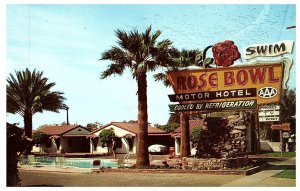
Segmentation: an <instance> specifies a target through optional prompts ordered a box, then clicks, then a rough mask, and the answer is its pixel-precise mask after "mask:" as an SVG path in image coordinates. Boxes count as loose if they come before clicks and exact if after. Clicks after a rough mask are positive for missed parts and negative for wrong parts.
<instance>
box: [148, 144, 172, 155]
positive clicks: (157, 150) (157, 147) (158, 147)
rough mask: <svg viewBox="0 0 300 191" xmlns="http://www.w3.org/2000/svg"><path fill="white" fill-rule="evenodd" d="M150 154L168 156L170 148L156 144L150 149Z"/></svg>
mask: <svg viewBox="0 0 300 191" xmlns="http://www.w3.org/2000/svg"><path fill="white" fill-rule="evenodd" d="M148 151H149V153H155V154H167V153H168V147H167V146H164V145H159V144H154V145H151V146H150V147H148Z"/></svg>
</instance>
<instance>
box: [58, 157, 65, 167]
mask: <svg viewBox="0 0 300 191" xmlns="http://www.w3.org/2000/svg"><path fill="white" fill-rule="evenodd" d="M55 163H56V164H58V165H59V166H63V164H65V163H66V160H65V158H64V157H56V158H55Z"/></svg>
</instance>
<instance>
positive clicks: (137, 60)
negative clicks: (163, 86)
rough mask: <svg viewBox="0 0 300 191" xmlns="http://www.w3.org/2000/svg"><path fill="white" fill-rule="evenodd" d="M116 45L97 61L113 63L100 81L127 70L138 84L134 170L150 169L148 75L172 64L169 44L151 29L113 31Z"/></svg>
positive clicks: (158, 32)
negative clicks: (146, 167) (144, 167)
mask: <svg viewBox="0 0 300 191" xmlns="http://www.w3.org/2000/svg"><path fill="white" fill-rule="evenodd" d="M115 34H116V36H117V38H118V41H117V44H118V46H113V47H111V49H109V50H107V51H105V52H104V53H103V54H102V57H101V59H100V60H111V61H112V63H111V64H110V65H109V66H108V68H107V69H106V70H105V71H104V72H102V74H101V79H105V78H107V77H109V76H111V75H113V74H118V75H122V74H123V72H124V70H125V68H129V69H130V71H131V73H132V76H133V78H134V79H135V80H136V82H137V86H138V90H137V95H138V127H139V133H138V135H137V141H138V145H137V163H136V164H137V167H142V166H149V153H148V140H147V139H148V111H147V108H148V106H147V72H148V71H154V70H155V69H157V68H158V67H164V66H167V64H168V63H169V62H170V61H171V57H170V56H169V52H170V46H171V44H172V42H171V41H170V40H168V39H164V40H162V41H160V42H157V39H158V37H159V36H160V34H161V31H159V30H158V31H155V32H153V33H151V26H150V27H148V28H147V29H146V31H145V32H143V33H140V32H139V31H138V30H133V31H130V32H126V31H123V30H116V31H115Z"/></svg>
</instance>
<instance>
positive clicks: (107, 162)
mask: <svg viewBox="0 0 300 191" xmlns="http://www.w3.org/2000/svg"><path fill="white" fill-rule="evenodd" d="M93 160H95V159H82V158H63V157H36V161H37V162H41V163H42V165H46V166H70V167H78V168H96V167H95V166H93ZM97 160H100V161H101V167H103V168H117V167H119V165H118V164H117V161H114V160H112V159H97ZM20 163H21V164H23V165H24V164H28V160H27V159H22V160H20Z"/></svg>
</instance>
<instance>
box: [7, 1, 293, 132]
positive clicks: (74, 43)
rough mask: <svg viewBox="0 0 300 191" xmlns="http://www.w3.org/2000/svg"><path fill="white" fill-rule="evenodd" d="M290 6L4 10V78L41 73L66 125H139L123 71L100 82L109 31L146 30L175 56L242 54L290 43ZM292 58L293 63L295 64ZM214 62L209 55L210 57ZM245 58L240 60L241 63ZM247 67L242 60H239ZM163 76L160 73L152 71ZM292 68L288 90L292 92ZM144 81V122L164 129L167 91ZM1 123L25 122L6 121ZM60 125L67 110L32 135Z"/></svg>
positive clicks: (131, 83)
mask: <svg viewBox="0 0 300 191" xmlns="http://www.w3.org/2000/svg"><path fill="white" fill-rule="evenodd" d="M295 9H296V7H295V5H286V4H281V5H259V4H256V5H251V4H244V5H234V4H231V5H217V4H212V5H195V4H193V5H7V25H6V30H7V65H6V69H7V71H6V75H8V74H9V73H14V70H23V69H25V68H26V67H28V68H30V69H35V68H36V69H37V70H39V71H44V75H45V76H46V77H48V78H49V81H50V82H55V83H56V86H55V88H54V89H53V90H58V91H62V92H64V93H65V97H66V98H67V100H66V104H67V105H68V106H69V107H70V110H69V119H70V122H71V123H72V124H73V123H78V124H81V125H86V124H87V123H91V122H95V121H98V122H100V123H102V124H106V123H110V122H112V121H123V120H131V119H133V120H136V119H137V95H136V92H137V87H136V82H135V80H133V79H132V77H131V74H130V72H129V71H128V70H127V71H126V72H125V73H124V75H123V76H115V77H113V76H112V77H110V78H108V79H105V80H100V79H99V76H100V73H101V72H102V71H104V70H105V69H106V67H107V65H108V64H109V63H110V62H109V61H99V60H98V59H99V58H100V56H101V53H102V52H104V51H105V50H107V49H109V48H110V47H111V46H113V45H115V44H116V37H115V34H114V31H115V30H116V29H124V30H126V31H130V30H133V29H138V30H140V31H144V30H145V28H146V27H148V26H149V25H152V28H153V30H161V31H162V35H161V36H160V40H161V39H165V38H168V39H170V40H172V41H173V45H174V47H176V48H178V49H183V48H184V49H196V48H198V49H200V50H203V49H204V48H205V47H206V46H208V45H213V44H215V43H217V42H220V41H224V40H233V41H234V42H235V44H236V45H237V46H238V48H239V50H240V52H241V54H243V48H244V47H247V46H249V45H252V44H261V43H274V42H277V41H280V40H293V41H295V40H296V30H295V29H290V30H286V27H287V26H291V25H296V10H295ZM295 48H296V47H295V45H294V52H293V54H292V55H287V56H291V57H293V58H294V59H295V54H296V53H295ZM208 56H212V54H211V53H210V54H208ZM242 58H243V56H242ZM244 61H245V60H244ZM159 71H161V70H160V69H159V70H157V72H159ZM295 73H296V69H295V64H294V65H293V67H292V71H291V78H290V81H289V84H288V85H289V87H290V88H294V87H295V77H296V75H295ZM152 75H153V73H149V74H148V114H149V117H148V118H149V122H151V123H159V124H165V123H166V122H167V120H168V118H169V111H168V110H169V108H168V104H169V103H170V101H169V99H168V96H167V95H168V94H172V93H173V91H172V89H171V88H166V87H164V86H163V84H162V83H159V82H154V80H153V78H152ZM6 116H7V121H8V122H11V123H14V122H19V123H20V126H23V119H22V118H21V117H20V116H18V115H17V114H16V115H12V114H7V115H6ZM64 121H66V113H65V111H61V113H51V112H44V113H41V114H40V113H39V114H36V115H34V117H33V126H34V129H36V128H38V127H39V126H40V125H43V124H54V123H62V122H64Z"/></svg>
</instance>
